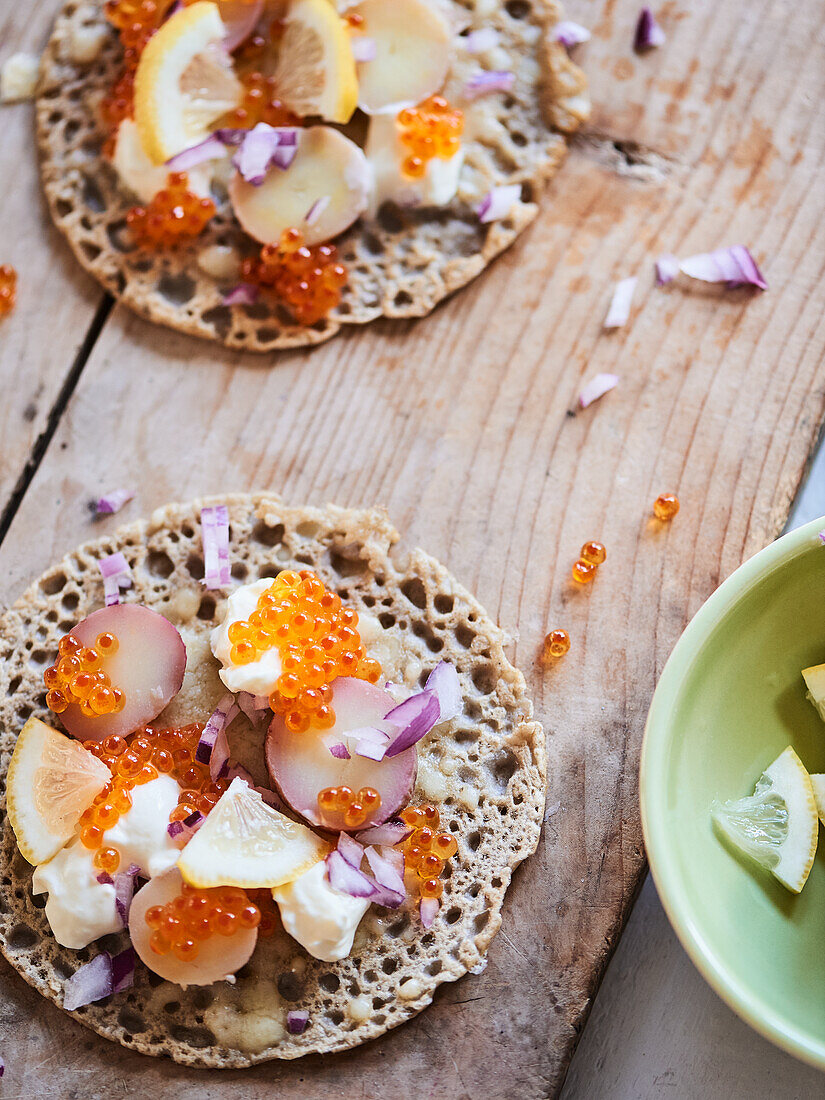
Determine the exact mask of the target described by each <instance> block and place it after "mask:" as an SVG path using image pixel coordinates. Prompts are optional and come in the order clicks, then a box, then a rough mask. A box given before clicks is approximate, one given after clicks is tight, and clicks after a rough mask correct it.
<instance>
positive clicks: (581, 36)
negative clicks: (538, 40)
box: [553, 19, 590, 50]
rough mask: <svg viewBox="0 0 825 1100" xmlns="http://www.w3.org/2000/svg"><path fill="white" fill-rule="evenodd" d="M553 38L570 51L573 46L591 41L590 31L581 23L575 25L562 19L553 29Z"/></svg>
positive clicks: (568, 20)
mask: <svg viewBox="0 0 825 1100" xmlns="http://www.w3.org/2000/svg"><path fill="white" fill-rule="evenodd" d="M553 37H554V38H555V40H556V41H557V42H561V44H562V46H564V47H565V48H566V49H568V50H570V49H572V48H573V46H579V45H580V44H581V43H582V42H589V41H590V31H589V30H588V29H587V27H583V26H582V25H581V23H574V22H572V20H570V19H562V20H561V21H560V22H559V23H556V25H555V27H554V28H553Z"/></svg>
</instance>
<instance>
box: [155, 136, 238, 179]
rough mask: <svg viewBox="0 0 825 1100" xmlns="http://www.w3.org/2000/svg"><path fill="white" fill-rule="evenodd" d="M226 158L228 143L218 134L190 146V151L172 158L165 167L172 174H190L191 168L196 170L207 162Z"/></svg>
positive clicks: (186, 150)
mask: <svg viewBox="0 0 825 1100" xmlns="http://www.w3.org/2000/svg"><path fill="white" fill-rule="evenodd" d="M225 156H226V142H224V141H221V139H220V138H219V137H218V135H217V134H210V135H209V137H208V138H206V139H205V140H204V141H199V142H198V144H197V145H190V147H189V148H188V149H184V150H183V151H182V152H180V153H176V154H175V155H174V156H173V157H170V158H169V160H167V161H166V164H165V166H164V167H166V168H168V169H169V171H170V172H188V171H189V169H190V168H195V167H197V165H199V164H203V162H204V161H206V160H215V159H216V158H217V157H225Z"/></svg>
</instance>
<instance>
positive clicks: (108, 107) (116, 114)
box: [100, 69, 135, 158]
mask: <svg viewBox="0 0 825 1100" xmlns="http://www.w3.org/2000/svg"><path fill="white" fill-rule="evenodd" d="M134 113H135V74H134V71H133V70H132V69H124V70H123V71H122V72H121V73H119V74H118V76H117V78H116V79H115V82H114V84H112V86H111V88H110V89H109V91H108V92H107V93H106V95H105V96H104V97H103V100H102V102H101V104H100V114H101V117H102V119H103V125H104V127H105V128H106V131H107V133H108V135H109V136H108V137H107V138H106V142H105V143H104V146H103V152H104V154H105V155H106V156H107V157H110V158H111V157H113V156H114V153H115V141H116V140H117V131H118V127H119V126H120V124H121V122H123V120H124V119H125V118H132V117H133V116H134Z"/></svg>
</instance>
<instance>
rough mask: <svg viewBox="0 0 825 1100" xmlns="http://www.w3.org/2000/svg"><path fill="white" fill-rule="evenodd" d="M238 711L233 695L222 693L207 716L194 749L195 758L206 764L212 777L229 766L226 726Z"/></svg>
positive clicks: (215, 777) (214, 777)
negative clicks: (219, 699) (222, 695)
mask: <svg viewBox="0 0 825 1100" xmlns="http://www.w3.org/2000/svg"><path fill="white" fill-rule="evenodd" d="M237 713H238V706H237V704H236V703H235V698H234V696H233V695H224V697H223V699H221V701H220V702H219V703H218V705H217V707H215V710H214V711H213V712H212V714H211V715H210V716H209V721H208V722H207V723H206V725H205V726H204V729H203V733H202V734H201V737H200V741H198V744H197V747H196V749H195V759H196V760H197V761H198V763H199V764H208V765H209V772H210V775H211V776H212V779H213V780H215V779H217V778H218V777H219V776H220V774H221V771H222V770H223V768H224V767H228V766H229V742H228V741H227V739H226V727H227V726H228V725H229V723H230V722H231V721H232V719H233V718H234V717H235V715H236V714H237Z"/></svg>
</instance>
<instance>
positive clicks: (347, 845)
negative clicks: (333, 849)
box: [338, 833, 364, 871]
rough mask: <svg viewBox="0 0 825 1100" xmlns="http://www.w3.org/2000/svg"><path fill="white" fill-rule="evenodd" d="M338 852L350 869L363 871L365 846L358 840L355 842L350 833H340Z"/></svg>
mask: <svg viewBox="0 0 825 1100" xmlns="http://www.w3.org/2000/svg"><path fill="white" fill-rule="evenodd" d="M338 851H339V852H340V853H341V855H342V856H343V857H344V859H345V860H346V861H347V863H348V864H349V865H350V867H354V868H355V870H356V871H360V870H361V860H362V859H363V858H364V845H363V844H359V843H358V841H357V840H353V838H352V837H351V836H350V835H349V833H339V834H338Z"/></svg>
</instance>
